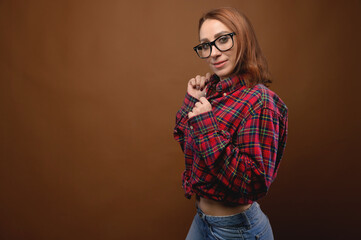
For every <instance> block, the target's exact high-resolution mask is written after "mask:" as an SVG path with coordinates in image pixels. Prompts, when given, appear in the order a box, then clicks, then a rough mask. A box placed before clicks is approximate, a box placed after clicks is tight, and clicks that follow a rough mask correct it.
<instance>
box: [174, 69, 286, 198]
mask: <svg viewBox="0 0 361 240" xmlns="http://www.w3.org/2000/svg"><path fill="white" fill-rule="evenodd" d="M206 96H207V100H208V101H209V102H210V103H211V105H212V111H210V112H205V113H202V114H200V115H197V116H195V117H192V118H191V119H188V112H189V111H191V110H192V109H193V107H194V105H195V103H196V102H198V100H197V99H196V98H194V97H192V96H191V95H189V94H188V93H187V94H186V97H185V100H184V103H183V105H182V107H181V108H180V110H179V111H178V112H177V114H176V126H175V129H174V137H175V139H176V140H177V141H178V142H179V143H180V145H181V148H182V150H183V152H184V154H185V171H184V172H183V189H184V191H185V196H186V197H187V198H191V196H192V195H193V194H194V193H195V194H197V195H198V196H200V197H204V198H209V199H213V200H217V201H225V202H231V203H238V204H244V203H252V202H253V201H255V200H257V199H259V198H260V197H262V196H264V195H266V193H267V191H268V189H269V187H270V185H271V183H272V182H273V180H274V179H275V177H276V175H277V169H278V167H279V163H280V160H281V158H282V155H283V152H284V148H285V144H286V138H287V125H288V115H287V107H286V105H285V104H284V103H283V101H282V100H281V99H280V98H279V97H278V96H277V95H276V94H275V93H274V92H272V91H271V90H269V89H268V88H266V87H265V86H264V85H262V84H258V85H256V86H254V87H253V88H247V87H246V84H245V81H244V79H243V78H242V76H235V77H233V78H228V79H224V80H222V81H219V78H218V77H217V76H216V75H213V76H212V77H211V80H210V83H209V84H208V88H207V95H206Z"/></svg>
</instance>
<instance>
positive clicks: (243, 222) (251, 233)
mask: <svg viewBox="0 0 361 240" xmlns="http://www.w3.org/2000/svg"><path fill="white" fill-rule="evenodd" d="M201 239H202V240H203V239H204V240H206V239H207V240H226V239H227V240H228V239H242V240H246V239H252V240H256V239H260V240H271V239H273V233H272V228H271V224H270V222H269V220H268V217H267V216H266V215H265V214H264V213H263V212H262V210H261V208H260V206H259V204H258V203H257V202H254V203H252V205H251V207H250V208H249V209H247V210H246V211H244V212H242V213H238V214H235V215H230V216H209V215H206V214H204V213H203V212H202V210H201V209H199V208H197V214H196V216H195V217H194V219H193V222H192V226H191V228H190V229H189V232H188V235H187V238H186V240H201Z"/></svg>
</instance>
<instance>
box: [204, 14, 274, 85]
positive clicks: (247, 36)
mask: <svg viewBox="0 0 361 240" xmlns="http://www.w3.org/2000/svg"><path fill="white" fill-rule="evenodd" d="M207 19H215V20H218V21H220V22H222V23H223V24H224V25H226V26H227V27H228V28H229V29H231V30H232V32H235V33H236V36H235V41H236V43H237V51H236V52H237V57H236V59H237V64H236V67H235V68H234V70H233V74H242V75H243V76H244V78H245V80H246V82H247V84H248V85H249V86H254V85H256V84H258V83H262V84H264V85H265V86H268V85H269V84H270V83H271V82H272V80H271V79H270V73H269V71H268V65H267V61H266V58H265V57H264V55H263V53H262V51H261V48H260V47H259V44H258V41H257V38H256V35H255V33H254V30H253V27H252V24H251V22H250V21H249V20H248V18H247V17H246V16H245V15H244V14H243V13H240V12H238V11H237V10H236V9H234V8H231V7H224V8H218V9H214V10H211V11H209V12H207V13H205V14H204V15H203V16H202V17H201V18H200V19H199V25H198V32H199V31H200V29H201V27H202V24H203V23H204V22H205V21H206V20H207Z"/></svg>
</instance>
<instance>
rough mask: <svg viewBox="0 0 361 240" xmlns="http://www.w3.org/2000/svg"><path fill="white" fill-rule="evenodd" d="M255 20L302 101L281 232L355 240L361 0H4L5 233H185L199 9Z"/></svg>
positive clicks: (292, 135)
mask: <svg viewBox="0 0 361 240" xmlns="http://www.w3.org/2000/svg"><path fill="white" fill-rule="evenodd" d="M219 6H233V7H235V8H237V9H238V10H241V11H243V12H244V13H246V15H247V16H248V17H249V18H250V20H251V22H252V23H253V25H254V28H255V31H256V34H257V36H258V39H259V42H260V45H261V47H262V49H263V51H264V53H265V55H266V57H267V59H268V61H269V65H270V69H271V71H272V75H273V78H274V84H273V85H272V86H271V89H272V90H274V91H275V92H277V93H278V95H280V96H281V97H282V99H283V100H284V101H285V102H286V103H287V105H288V107H289V114H290V115H289V138H288V143H287V148H286V153H285V155H284V158H283V161H282V164H281V168H280V171H279V175H278V178H277V180H276V181H275V182H274V184H273V185H272V187H271V190H270V192H269V194H268V195H267V197H266V198H264V199H262V201H260V203H261V205H262V208H263V210H264V212H266V214H267V215H268V216H269V217H270V219H271V223H272V226H273V229H274V234H275V237H276V239H351V238H352V237H353V236H357V235H359V230H358V227H359V224H360V220H359V216H360V215H359V214H360V197H359V192H360V154H359V153H358V149H359V148H360V140H359V136H360V134H361V133H360V126H359V124H360V118H359V117H358V114H359V113H360V101H359V90H358V89H359V88H357V87H359V80H360V76H359V74H358V72H359V69H360V54H361V52H360V47H359V44H360V42H361V37H360V33H361V31H360V30H361V29H360V26H361V24H360V23H361V21H360V20H361V19H360V18H361V17H360V10H361V3H360V1H352V0H350V1H311V0H309V1H304V0H299V1H267V0H264V1H250V0H247V1H239V0H237V1H236V0H235V1H205V0H204V1H169V0H162V1H145V0H144V1H124V2H123V1H100V0H99V1H70V0H68V1H47V0H43V1H10V0H9V1H6V0H0V34H1V37H0V80H1V81H0V134H1V138H0V141H1V142H0V158H1V161H0V239H105V240H108V239H184V238H185V235H186V233H187V231H188V227H189V225H190V223H191V221H192V218H193V215H194V202H193V200H192V201H189V200H187V199H185V198H184V197H183V191H182V189H181V173H182V171H183V166H184V163H183V156H182V153H181V149H180V147H179V146H178V145H177V143H176V141H175V140H174V139H173V136H172V130H173V126H174V119H175V113H176V111H177V110H178V108H179V107H180V105H181V103H182V101H183V97H184V94H185V90H186V82H187V81H188V79H190V78H191V77H193V76H195V75H197V74H204V73H205V72H206V71H207V70H208V69H207V66H206V65H205V64H204V63H203V62H202V61H201V60H199V59H198V58H197V57H196V55H195V53H194V52H193V50H192V47H193V46H194V45H195V44H196V43H197V22H198V18H199V17H200V16H201V14H202V13H204V12H205V11H207V10H209V9H211V8H214V7H219Z"/></svg>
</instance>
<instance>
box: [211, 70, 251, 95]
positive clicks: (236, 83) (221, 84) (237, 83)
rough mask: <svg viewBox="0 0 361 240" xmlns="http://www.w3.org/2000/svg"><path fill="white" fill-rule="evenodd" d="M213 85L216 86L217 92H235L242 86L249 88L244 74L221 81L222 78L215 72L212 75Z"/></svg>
mask: <svg viewBox="0 0 361 240" xmlns="http://www.w3.org/2000/svg"><path fill="white" fill-rule="evenodd" d="M211 85H212V86H215V90H216V91H217V92H224V93H229V92H233V91H235V90H238V89H240V88H247V84H246V81H245V80H244V77H243V76H242V75H235V76H233V77H229V78H225V79H223V80H222V81H220V78H219V77H218V76H217V75H216V74H213V75H212V76H211Z"/></svg>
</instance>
